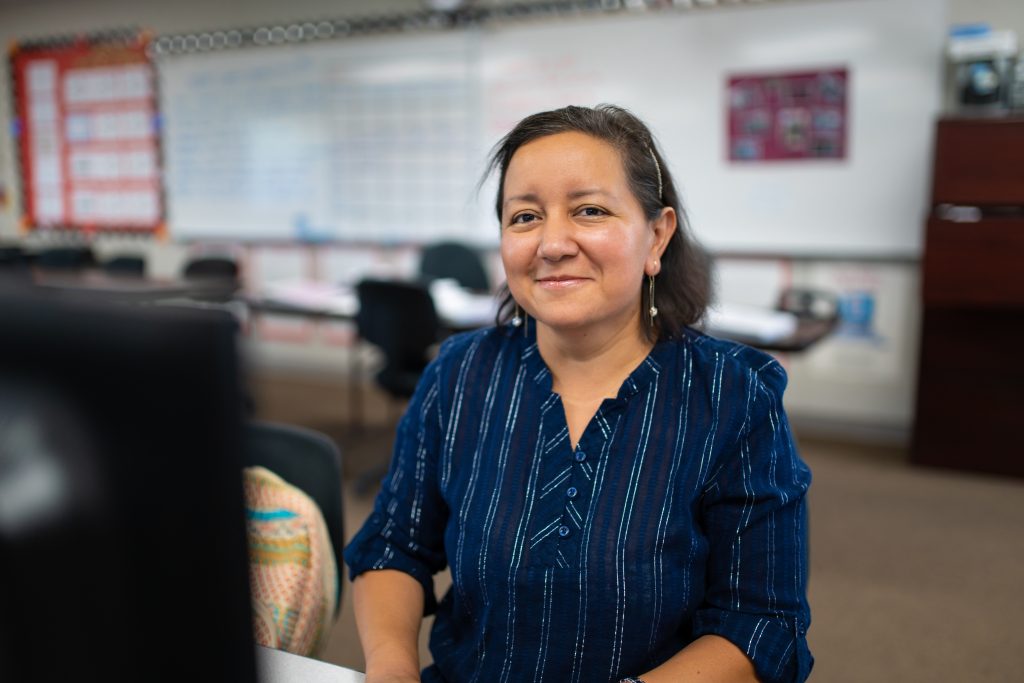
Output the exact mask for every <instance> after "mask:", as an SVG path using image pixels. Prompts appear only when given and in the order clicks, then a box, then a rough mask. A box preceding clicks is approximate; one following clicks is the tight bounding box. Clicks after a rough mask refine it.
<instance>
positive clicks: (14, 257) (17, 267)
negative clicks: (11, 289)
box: [0, 245, 32, 281]
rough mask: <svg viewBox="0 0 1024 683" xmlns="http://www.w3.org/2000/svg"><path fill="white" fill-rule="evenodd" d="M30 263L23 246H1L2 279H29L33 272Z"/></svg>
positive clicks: (0, 276)
mask: <svg viewBox="0 0 1024 683" xmlns="http://www.w3.org/2000/svg"><path fill="white" fill-rule="evenodd" d="M29 265H30V258H29V256H28V254H26V253H25V250H24V249H22V248H21V247H17V246H8V245H3V246H0V279H3V280H5V281H9V280H13V279H18V280H28V279H29V278H30V277H31V274H32V273H31V271H30V269H29Z"/></svg>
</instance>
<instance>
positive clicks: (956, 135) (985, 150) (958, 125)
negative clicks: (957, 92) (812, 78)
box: [911, 119, 1024, 476]
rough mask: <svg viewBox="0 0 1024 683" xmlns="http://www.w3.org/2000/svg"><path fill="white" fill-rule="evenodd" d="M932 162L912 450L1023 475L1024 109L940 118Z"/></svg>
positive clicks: (938, 462) (951, 463) (928, 459)
mask: <svg viewBox="0 0 1024 683" xmlns="http://www.w3.org/2000/svg"><path fill="white" fill-rule="evenodd" d="M933 173H934V176H933V183H932V200H933V206H934V210H933V211H932V213H931V216H930V217H929V219H928V223H927V227H926V234H925V247H924V258H923V263H922V288H921V291H922V303H923V313H922V329H921V353H920V359H919V362H920V364H919V369H918V386H917V407H916V413H915V423H914V436H913V443H912V448H911V460H912V461H913V462H915V463H918V464H923V465H934V466H939V467H952V468H957V469H966V470H975V471H981V472H990V473H996V474H1009V475H1015V476H1024V433H1022V432H1024V362H1022V360H1024V119H981V120H958V119H948V120H942V121H940V122H939V124H938V129H937V134H936V149H935V165H934V169H933ZM948 205H958V206H971V207H975V208H976V210H971V211H969V212H966V214H967V215H971V216H972V220H971V221H969V222H958V221H956V220H951V219H949V218H948V217H949V216H961V217H962V216H963V215H965V212H958V211H952V212H951V211H949V209H948Z"/></svg>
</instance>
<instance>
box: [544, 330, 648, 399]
mask: <svg viewBox="0 0 1024 683" xmlns="http://www.w3.org/2000/svg"><path fill="white" fill-rule="evenodd" d="M652 346H653V344H651V342H650V341H648V340H647V338H646V336H645V335H644V332H643V330H642V329H641V327H640V321H639V319H638V318H637V319H634V320H633V321H631V324H629V325H626V326H623V327H620V328H617V329H613V330H609V331H603V332H602V331H596V332H595V331H593V330H588V331H579V332H575V331H571V332H564V331H555V330H552V329H551V328H548V327H546V326H544V325H543V324H538V326H537V348H538V350H539V351H540V355H541V357H542V358H543V359H544V362H545V363H546V364H547V366H548V369H549V370H550V371H551V375H552V378H553V382H552V388H553V390H554V391H555V392H556V393H558V394H560V395H561V396H562V398H563V399H569V400H584V401H598V402H600V400H602V399H604V398H614V397H615V396H616V395H617V393H618V390H619V387H620V386H621V385H622V383H623V382H624V381H625V380H626V378H627V377H629V375H630V374H631V373H632V372H633V370H634V369H636V367H637V366H638V365H640V363H641V362H643V359H644V358H646V357H647V354H649V353H650V351H651V348H652Z"/></svg>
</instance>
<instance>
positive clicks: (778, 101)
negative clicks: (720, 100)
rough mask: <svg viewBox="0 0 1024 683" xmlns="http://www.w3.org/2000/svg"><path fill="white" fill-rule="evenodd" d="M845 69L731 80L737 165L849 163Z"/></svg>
mask: <svg viewBox="0 0 1024 683" xmlns="http://www.w3.org/2000/svg"><path fill="white" fill-rule="evenodd" d="M848 83H849V77H848V74H847V70H846V69H830V70H823V71H804V72H798V73H784V74H770V75H765V74H760V75H749V76H732V77H730V78H729V91H728V106H729V124H728V137H729V139H728V145H729V150H728V154H729V160H730V161H734V162H757V161H783V160H798V159H845V158H846V154H847V129H848V125H847V121H848V118H847V92H848Z"/></svg>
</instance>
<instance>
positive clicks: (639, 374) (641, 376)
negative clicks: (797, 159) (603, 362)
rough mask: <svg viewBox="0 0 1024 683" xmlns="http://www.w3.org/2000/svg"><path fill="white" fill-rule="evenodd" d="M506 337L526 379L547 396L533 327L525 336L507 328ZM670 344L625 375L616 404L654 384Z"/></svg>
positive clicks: (546, 374) (547, 375) (547, 378)
mask: <svg viewBox="0 0 1024 683" xmlns="http://www.w3.org/2000/svg"><path fill="white" fill-rule="evenodd" d="M508 333H509V334H511V337H512V339H513V340H514V341H515V342H516V343H517V344H519V346H520V349H521V351H520V359H521V361H522V363H523V365H524V366H525V367H526V372H527V376H528V377H530V378H531V379H532V380H533V381H534V382H536V383H537V385H538V386H539V387H540V388H541V389H543V390H544V391H547V392H551V387H552V383H553V380H554V378H553V376H552V375H551V369H550V368H548V366H547V363H545V362H544V358H542V357H541V355H540V350H539V349H538V348H537V331H536V328H535V327H534V326H533V325H529V327H528V328H527V330H526V333H525V334H523V332H522V331H521V330H520V329H517V328H513V327H511V326H509V330H508ZM672 347H673V342H671V341H659V342H658V343H657V344H655V345H654V348H652V349H651V351H650V353H648V354H647V357H646V358H644V360H643V361H642V362H641V363H640V364H639V365H638V366H637V367H636V368H635V369H634V370H633V372H631V373H629V376H628V377H627V378H626V379H625V381H623V382H622V386H621V387H619V393H618V394H617V396H616V400H620V401H626V400H629V399H630V398H631V397H633V396H635V395H636V394H638V393H640V392H641V391H643V390H644V389H646V388H647V387H648V386H649V385H650V384H652V383H654V382H655V381H656V380H657V379H658V377H659V376H660V375H661V372H662V369H663V368H664V367H666V366H667V361H668V359H669V357H670V356H671V353H672Z"/></svg>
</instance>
